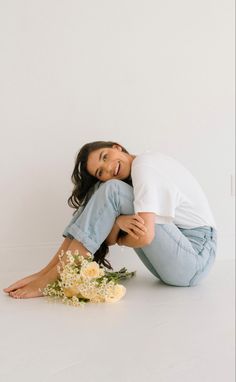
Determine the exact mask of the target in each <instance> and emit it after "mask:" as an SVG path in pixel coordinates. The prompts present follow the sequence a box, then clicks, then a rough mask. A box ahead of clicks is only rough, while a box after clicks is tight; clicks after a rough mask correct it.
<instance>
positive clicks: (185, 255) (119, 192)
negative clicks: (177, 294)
mask: <svg viewBox="0 0 236 382" xmlns="http://www.w3.org/2000/svg"><path fill="white" fill-rule="evenodd" d="M133 202H134V194H133V187H131V186H130V185H129V184H127V183H125V182H123V181H121V180H118V179H111V180H108V181H106V182H104V183H100V182H98V183H97V184H96V186H95V192H94V194H93V195H92V196H91V198H90V200H89V201H88V203H87V205H86V206H85V207H80V208H79V210H78V211H77V212H76V214H75V215H73V218H72V219H71V221H70V223H69V225H68V226H67V227H66V228H65V230H64V232H63V236H64V237H70V238H75V239H76V240H78V241H80V242H81V243H82V244H83V245H84V246H85V247H86V248H87V249H88V251H89V252H90V253H91V254H94V253H95V252H96V251H97V250H98V248H99V247H100V245H101V244H102V243H103V241H104V240H105V239H106V238H107V236H108V235H109V233H110V232H111V230H112V227H113V225H114V223H115V220H116V218H117V217H118V216H119V215H133V214H135V211H134V207H133ZM216 247H217V231H216V229H215V228H212V227H208V226H202V227H197V228H191V229H183V228H179V227H178V226H176V225H175V224H174V223H171V224H155V237H154V239H153V241H152V242H151V244H149V245H146V246H144V247H142V248H133V250H134V251H135V252H136V254H137V255H138V257H139V258H140V260H141V261H142V262H143V264H144V265H145V266H146V267H147V268H148V269H149V271H150V272H151V273H152V274H153V275H154V276H155V277H157V278H158V279H160V280H161V281H162V282H163V283H165V284H168V285H173V286H194V285H196V284H198V283H199V282H200V281H201V280H202V279H203V278H204V277H205V276H206V275H207V274H208V273H209V271H210V269H211V268H212V265H213V263H214V261H215V256H216Z"/></svg>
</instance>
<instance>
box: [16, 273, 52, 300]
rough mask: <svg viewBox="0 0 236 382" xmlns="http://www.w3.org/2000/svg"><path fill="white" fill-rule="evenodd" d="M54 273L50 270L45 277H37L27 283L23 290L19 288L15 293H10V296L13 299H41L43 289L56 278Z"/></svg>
mask: <svg viewBox="0 0 236 382" xmlns="http://www.w3.org/2000/svg"><path fill="white" fill-rule="evenodd" d="M56 274H57V273H56V271H55V270H54V271H53V270H52V271H50V272H48V273H46V274H45V275H42V276H40V277H38V278H37V279H35V280H33V281H31V282H29V283H28V284H27V285H25V286H24V287H23V288H19V289H17V290H16V291H13V292H10V293H9V294H10V296H11V297H14V298H32V297H42V296H43V289H44V288H45V287H46V286H47V284H49V283H51V282H53V281H54V280H55V279H56V278H57V276H56Z"/></svg>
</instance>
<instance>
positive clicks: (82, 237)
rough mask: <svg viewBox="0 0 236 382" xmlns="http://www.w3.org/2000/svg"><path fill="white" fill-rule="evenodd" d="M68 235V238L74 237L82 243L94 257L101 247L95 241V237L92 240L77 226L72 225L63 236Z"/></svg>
mask: <svg viewBox="0 0 236 382" xmlns="http://www.w3.org/2000/svg"><path fill="white" fill-rule="evenodd" d="M64 235H67V236H68V237H72V238H74V239H76V240H78V241H80V242H81V243H82V244H83V246H84V247H85V248H86V249H87V250H88V251H89V252H90V253H91V254H92V255H93V254H94V253H95V252H96V251H97V250H98V248H99V247H100V244H97V243H96V242H95V241H94V237H93V238H90V237H89V236H88V234H86V233H84V232H83V231H82V230H81V229H80V228H79V227H78V226H77V225H75V226H74V224H72V225H71V226H70V227H68V228H67V229H66V230H65V231H64V232H63V236H64Z"/></svg>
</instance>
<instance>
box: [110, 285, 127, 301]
mask: <svg viewBox="0 0 236 382" xmlns="http://www.w3.org/2000/svg"><path fill="white" fill-rule="evenodd" d="M125 293H126V288H125V287H124V286H123V285H120V284H116V285H114V286H113V288H112V289H111V292H109V294H108V296H105V302H117V301H119V300H120V299H121V298H122V297H124V295H125Z"/></svg>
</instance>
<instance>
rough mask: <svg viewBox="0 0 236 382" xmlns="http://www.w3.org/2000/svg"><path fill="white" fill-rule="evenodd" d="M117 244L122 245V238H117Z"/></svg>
mask: <svg viewBox="0 0 236 382" xmlns="http://www.w3.org/2000/svg"><path fill="white" fill-rule="evenodd" d="M117 244H118V245H120V246H122V245H123V244H122V237H121V236H120V237H118V239H117Z"/></svg>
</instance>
